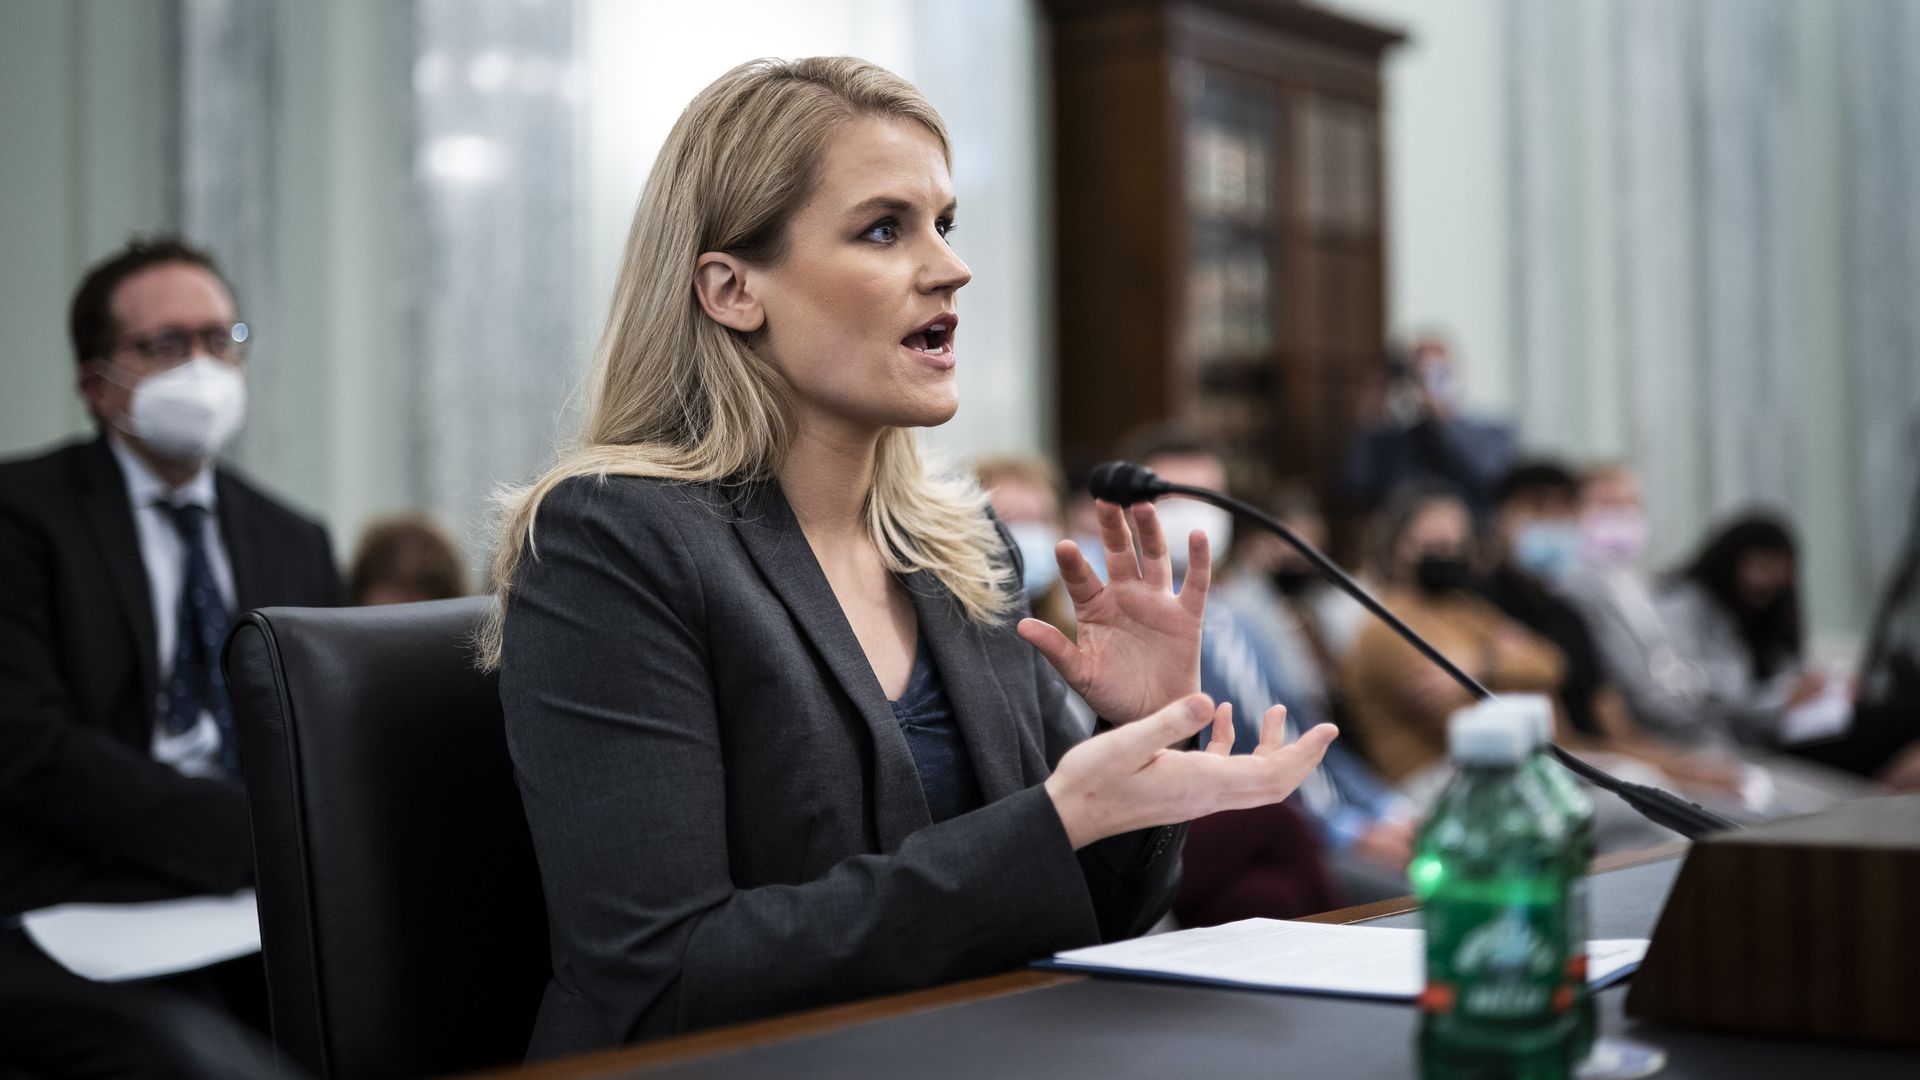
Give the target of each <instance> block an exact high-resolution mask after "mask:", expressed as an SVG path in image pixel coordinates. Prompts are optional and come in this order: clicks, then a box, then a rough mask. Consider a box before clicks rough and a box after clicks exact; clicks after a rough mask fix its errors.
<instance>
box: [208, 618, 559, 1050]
mask: <svg viewBox="0 0 1920 1080" xmlns="http://www.w3.org/2000/svg"><path fill="white" fill-rule="evenodd" d="M487 603H488V601H487V600H486V599H484V598H471V599H463V600H443V601H435V602H431V603H421V604H399V605H393V606H389V607H371V608H266V609H263V610H259V611H252V612H248V613H247V614H246V616H245V617H244V618H242V619H241V621H240V624H239V625H238V626H237V627H236V628H235V629H234V632H233V635H232V637H231V638H230V639H229V640H228V643H227V649H226V654H225V670H226V675H227V682H228V686H229V687H230V689H231V692H232V697H233V705H234V717H235V722H236V726H237V728H238V731H239V741H240V760H241V766H242V769H243V771H244V772H245V774H246V777H247V796H248V801H249V803H250V804H251V807H252V813H253V846H254V857H255V859H256V861H257V864H258V885H259V896H260V934H261V941H262V946H263V952H264V954H265V961H266V970H267V988H268V998H269V1005H270V1008H271V1012H272V1018H273V1036H274V1043H275V1046H276V1047H277V1048H278V1049H279V1051H280V1052H281V1053H282V1054H285V1055H287V1056H289V1057H291V1058H292V1059H293V1060H295V1061H297V1062H298V1063H299V1064H300V1065H301V1066H303V1067H304V1068H306V1069H308V1070H309V1071H311V1072H313V1073H314V1074H316V1075H318V1076H322V1077H352V1078H360V1077H398V1076H420V1075H425V1074H430V1073H446V1072H452V1071H456V1070H462V1069H471V1068H477V1067H481V1066H486V1065H493V1064H498V1063H501V1062H508V1061H518V1060H520V1058H521V1056H522V1054H523V1053H524V1052H525V1050H526V1044H527V1037H528V1035H529V1033H530V1032H531V1031H532V1028H533V1020H534V1015H535V1013H536V1012H537V1011H538V1009H539V1005H540V998H541V994H542V992H543V991H544V988H545V985H546V980H547V974H548V952H547V921H546V907H545V904H544V902H543V900H542V897H541V893H540V876H539V870H538V867H537V866H536V865H535V862H534V856H533V847H532V842H531V840H530V839H529V837H528V835H527V824H526V818H525V816H524V815H523V813H522V811H521V807H520V794H519V790H518V789H517V788H516V787H515V784H514V778H513V768H512V764H511V762H510V761H509V759H508V756H507V748H506V739H505V734H504V732H503V727H502V722H501V713H500V698H499V693H498V683H497V680H496V679H495V678H494V677H492V676H491V675H486V674H482V673H481V672H479V671H477V670H476V669H475V668H474V666H473V656H472V651H471V650H470V649H469V647H468V645H467V640H468V636H469V635H470V634H471V633H472V631H473V629H474V628H475V627H476V626H477V625H478V623H479V621H480V619H481V617H482V616H483V614H484V612H485V610H486V609H485V605H486V604H487Z"/></svg>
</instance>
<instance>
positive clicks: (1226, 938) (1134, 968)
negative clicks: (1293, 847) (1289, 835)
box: [1041, 919, 1647, 1001]
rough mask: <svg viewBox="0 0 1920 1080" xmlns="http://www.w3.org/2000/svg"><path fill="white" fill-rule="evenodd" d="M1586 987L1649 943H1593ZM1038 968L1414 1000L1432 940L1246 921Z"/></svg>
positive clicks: (1070, 955)
mask: <svg viewBox="0 0 1920 1080" xmlns="http://www.w3.org/2000/svg"><path fill="white" fill-rule="evenodd" d="M1587 949H1588V967H1587V981H1588V982H1589V983H1590V984H1591V985H1594V986H1604V985H1606V984H1607V983H1609V982H1612V981H1613V980H1615V979H1617V978H1619V977H1620V976H1622V975H1624V974H1626V973H1627V972H1630V971H1631V970H1632V969H1633V968H1635V967H1637V966H1638V965H1639V963H1640V959H1641V957H1643V956H1645V955H1646V952H1647V942H1646V940H1645V939H1619V940H1606V941H1591V942H1588V943H1587ZM1041 966H1043V967H1048V968H1052V969H1055V970H1060V971H1084V972H1086V973H1087V974H1090V975H1094V974H1107V975H1132V976H1138V977H1142V978H1157V979H1176V980H1183V981H1192V982H1205V983H1216V984H1221V985H1228V986H1245V987H1251V988H1255V989H1262V990H1293V991H1299V992H1302V993H1310V994H1338V995H1344V996H1351V997H1369V998H1383V999H1388V1000H1401V1001H1412V1000H1413V999H1414V998H1416V997H1418V996H1419V994H1420V989H1421V986H1422V984H1423V982H1424V980H1425V977H1426V934H1425V933H1424V932H1423V931H1420V930H1410V929H1400V928H1396V927H1385V926H1329V925H1324V924H1321V923H1307V922H1291V921H1287V920H1283V919H1243V920H1241V921H1240V922H1236V923H1228V924H1227V925H1225V926H1209V927H1203V928H1200V929H1195V930H1176V931H1174V932H1173V933H1170V934H1156V935H1154V936H1152V937H1143V938H1135V939H1133V940H1132V941H1120V942H1115V943H1114V944H1111V945H1095V946H1092V947H1090V948H1085V949H1072V950H1069V951H1067V952H1063V953H1059V954H1058V955H1056V956H1054V958H1053V959H1052V960H1051V961H1047V962H1045V963H1043V964H1042V965H1041Z"/></svg>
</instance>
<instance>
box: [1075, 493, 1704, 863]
mask: <svg viewBox="0 0 1920 1080" xmlns="http://www.w3.org/2000/svg"><path fill="white" fill-rule="evenodd" d="M1087 490H1088V492H1089V493H1091V494H1092V495H1093V497H1094V498H1096V499H1101V500H1104V501H1106V502H1112V503H1118V504H1120V505H1121V506H1131V505H1133V504H1134V503H1138V502H1150V501H1152V500H1154V499H1156V498H1159V497H1160V496H1163V495H1181V496H1185V497H1187V498H1190V499H1199V500H1200V501H1201V502H1206V503H1212V504H1213V505H1215V506H1218V507H1220V508H1221V509H1223V510H1227V511H1230V512H1232V513H1234V514H1237V515H1239V516H1241V517H1244V518H1247V519H1249V520H1251V521H1252V522H1254V523H1255V524H1257V525H1259V526H1260V527H1261V528H1263V529H1266V530H1267V531H1268V532H1271V533H1273V534H1274V535H1276V536H1278V537H1279V538H1280V539H1282V540H1284V541H1286V542H1287V544H1288V545H1289V546H1291V547H1292V548H1293V549H1294V550H1295V551H1297V552H1299V553H1300V554H1301V556H1302V557H1304V558H1305V559H1306V560H1307V561H1308V562H1309V563H1312V564H1313V568H1314V569H1315V570H1318V571H1319V572H1320V576H1321V577H1324V578H1326V579H1327V580H1328V581H1330V582H1332V583H1333V584H1334V585H1335V586H1336V587H1338V588H1339V589H1340V591H1341V592H1344V593H1346V594H1347V595H1348V596H1351V597H1353V599H1354V600H1355V601H1357V602H1358V603H1359V604H1360V606H1361V607H1363V608H1366V609H1367V610H1368V611H1370V612H1372V613H1373V615H1374V616H1375V617H1376V618H1378V619H1379V620H1380V621H1381V622H1384V623H1386V624H1387V625H1388V626H1390V627H1392V628H1393V632H1394V633H1396V634H1399V635H1400V637H1401V638H1402V640H1404V641H1406V643H1407V644H1409V645H1411V646H1413V647H1414V649H1416V650H1418V651H1419V653H1420V655H1422V656H1424V657H1426V658H1427V659H1428V660H1430V661H1432V662H1433V664H1434V665H1435V666H1436V667H1438V668H1439V669H1440V670H1442V671H1444V672H1446V673H1447V675H1448V676H1450V677H1451V678H1452V679H1453V681H1454V682H1457V683H1459V684H1460V685H1461V686H1462V687H1463V688H1465V689H1466V691H1467V693H1469V694H1472V695H1473V698H1474V700H1475V701H1486V700H1489V699H1490V698H1492V697H1493V696H1494V694H1493V691H1491V690H1488V689H1487V688H1486V687H1485V686H1483V685H1481V683H1480V680H1478V679H1476V678H1474V677H1473V676H1471V675H1469V674H1467V673H1466V671H1465V670H1464V669H1462V668H1461V667H1460V665H1458V664H1456V663H1454V662H1453V661H1452V660H1451V659H1450V658H1448V656H1447V655H1446V654H1445V653H1443V652H1441V651H1440V650H1439V649H1436V648H1434V646H1433V643H1432V642H1429V641H1428V640H1427V639H1426V638H1423V637H1421V636H1420V635H1419V633H1417V632H1416V631H1415V630H1414V629H1413V627H1411V626H1408V625H1407V624H1406V623H1405V622H1403V621H1401V619H1400V617H1399V616H1398V615H1395V614H1394V613H1393V611H1392V610H1391V609H1389V608H1388V607H1387V606H1386V605H1385V604H1382V603H1381V602H1380V601H1379V600H1377V599H1375V598H1374V596H1373V594H1372V593H1370V592H1368V591H1367V590H1366V587H1365V586H1363V585H1361V584H1360V583H1359V582H1357V581H1355V580H1353V578H1352V577H1350V576H1348V574H1347V572H1346V571H1345V570H1342V569H1341V568H1340V566H1339V564H1337V563H1335V562H1334V561H1333V560H1332V559H1329V558H1328V557H1327V556H1326V555H1325V554H1323V553H1322V552H1321V551H1320V549H1319V548H1316V547H1314V546H1313V545H1312V544H1309V543H1307V542H1306V540H1304V539H1302V538H1301V536H1300V535H1299V534H1298V533H1296V532H1294V531H1293V530H1292V529H1289V528H1287V527H1286V526H1285V525H1283V524H1281V523H1280V522H1279V521H1277V520H1275V519H1274V518H1272V517H1271V516H1269V515H1268V514H1267V513H1266V512H1265V511H1262V510H1261V509H1260V508H1258V507H1256V506H1254V505H1253V504H1251V503H1248V502H1245V501H1243V500H1240V499H1236V498H1234V497H1233V496H1231V495H1227V494H1224V493H1222V492H1218V491H1212V490H1209V489H1207V488H1201V487H1190V486H1188V485H1186V484H1170V483H1168V482H1167V481H1165V480H1162V479H1160V477H1159V476H1157V475H1155V474H1154V472H1153V470H1152V469H1149V468H1146V467H1145V466H1142V465H1135V464H1133V463H1132V462H1127V461H1109V462H1107V463H1105V464H1103V465H1100V466H1099V467H1097V468H1095V469H1094V470H1093V473H1092V474H1091V475H1090V476H1089V477H1088V479H1087ZM1548 745H1549V746H1550V747H1551V748H1552V750H1553V755H1554V757H1555V758H1557V759H1559V761H1560V764H1562V765H1564V766H1566V767H1567V768H1568V769H1569V770H1570V771H1572V772H1573V773H1574V774H1575V775H1577V776H1579V777H1580V778H1581V779H1583V780H1585V781H1587V782H1588V783H1590V784H1592V785H1593V786H1595V787H1597V788H1600V789H1602V790H1604V791H1610V792H1612V793H1613V794H1614V795H1616V796H1618V797H1619V798H1620V799H1621V800H1622V801H1624V802H1625V803H1626V804H1627V805H1628V806H1631V807H1633V808H1634V810H1636V811H1638V812H1639V814H1640V815H1641V816H1642V817H1644V818H1646V819H1647V820H1648V821H1651V822H1653V823H1654V824H1656V825H1660V826H1663V827H1665V828H1668V829H1672V830H1673V831H1674V832H1677V833H1679V834H1680V835H1682V836H1685V837H1686V838H1687V839H1689V840H1691V839H1694V838H1696V837H1700V836H1704V835H1706V834H1707V833H1713V832H1723V831H1726V830H1729V829H1734V828H1737V827H1738V826H1736V825H1735V824H1734V823H1733V822H1731V821H1729V820H1727V819H1726V818H1724V817H1722V816H1720V815H1719V814H1716V813H1714V812H1713V811H1711V810H1708V809H1707V808H1706V807H1704V806H1701V805H1699V804H1698V803H1692V802H1688V801H1687V800H1685V799H1682V798H1681V797H1679V796H1678V795H1675V794H1673V793H1672V792H1670V791H1664V790H1662V789H1660V788H1657V787H1651V786H1648V785H1646V784H1635V783H1630V782H1628V781H1625V780H1622V779H1620V778H1619V777H1617V776H1614V775H1613V774H1612V773H1609V772H1607V771H1605V770H1604V769H1601V768H1599V767H1598V766H1595V765H1592V764H1590V763H1588V762H1586V761H1584V760H1582V759H1581V758H1578V757H1575V756H1574V755H1573V754H1571V753H1569V752H1568V751H1567V750H1566V748H1564V747H1562V746H1560V745H1559V744H1558V743H1549V744H1548Z"/></svg>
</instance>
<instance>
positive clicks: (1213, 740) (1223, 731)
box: [1207, 701, 1233, 757]
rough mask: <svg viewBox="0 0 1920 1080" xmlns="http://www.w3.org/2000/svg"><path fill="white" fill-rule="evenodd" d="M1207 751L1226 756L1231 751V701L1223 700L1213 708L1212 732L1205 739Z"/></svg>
mask: <svg viewBox="0 0 1920 1080" xmlns="http://www.w3.org/2000/svg"><path fill="white" fill-rule="evenodd" d="M1207 753H1209V754H1217V755H1219V756H1220V757H1227V756H1229V755H1231V754H1232V753H1233V702H1231V701H1223V702H1221V703H1220V705H1219V707H1218V708H1216V709H1214V710H1213V734H1212V735H1211V736H1210V737H1208V739H1207Z"/></svg>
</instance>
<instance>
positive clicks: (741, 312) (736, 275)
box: [693, 251, 767, 334]
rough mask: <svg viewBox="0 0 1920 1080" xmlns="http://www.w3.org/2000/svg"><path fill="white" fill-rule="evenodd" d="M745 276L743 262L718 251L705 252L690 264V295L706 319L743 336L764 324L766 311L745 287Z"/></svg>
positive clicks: (745, 269)
mask: <svg viewBox="0 0 1920 1080" xmlns="http://www.w3.org/2000/svg"><path fill="white" fill-rule="evenodd" d="M747 273H748V266H747V264H746V263H745V262H742V261H741V260H740V259H738V258H735V257H734V256H732V255H728V254H726V253H724V252H719V251H709V252H706V253H704V254H702V255H701V256H700V258H699V259H697V260H695V261H694V264H693V291H694V292H695V293H696V294H697V295H698V296H699V297H700V307H701V308H702V309H703V310H705V311H706V313H707V317H708V318H710V319H712V320H713V321H714V322H717V323H719V324H720V325H721V326H724V327H726V328H728V329H729V330H738V331H740V332H741V333H743V334H751V333H753V332H754V331H756V330H759V329H760V328H761V327H762V326H765V325H766V322H767V312H766V309H765V308H763V307H761V306H760V300H759V298H758V297H756V296H755V295H754V294H753V290H752V289H750V288H749V287H748V285H747Z"/></svg>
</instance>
